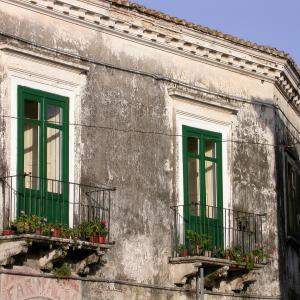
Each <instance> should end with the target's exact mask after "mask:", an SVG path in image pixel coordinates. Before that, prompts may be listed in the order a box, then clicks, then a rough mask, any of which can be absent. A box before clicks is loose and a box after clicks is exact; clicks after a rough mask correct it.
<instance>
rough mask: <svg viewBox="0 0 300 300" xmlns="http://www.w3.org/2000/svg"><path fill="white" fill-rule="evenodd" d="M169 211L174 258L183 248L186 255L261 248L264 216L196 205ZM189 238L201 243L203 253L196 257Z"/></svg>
mask: <svg viewBox="0 0 300 300" xmlns="http://www.w3.org/2000/svg"><path fill="white" fill-rule="evenodd" d="M172 210H173V214H174V226H173V230H172V244H173V251H172V255H173V257H176V256H179V255H180V253H179V252H180V250H179V249H182V248H185V249H187V250H188V252H189V255H204V254H203V253H204V250H210V251H218V250H221V251H222V250H223V251H224V250H226V249H230V248H236V249H237V248H238V249H240V251H241V253H242V254H245V253H249V252H251V251H254V250H255V249H257V248H258V247H262V245H263V234H262V232H263V222H264V217H265V215H259V214H254V213H248V212H242V211H237V210H232V209H227V208H220V207H214V206H209V205H201V204H199V203H194V204H190V205H178V206H173V207H172ZM195 233H196V234H195ZM193 234H194V236H193ZM191 236H193V238H195V239H198V243H199V244H202V247H203V248H202V250H203V252H201V251H200V252H198V253H197V254H195V252H197V251H195V249H192V248H193V247H194V246H195V245H194V244H195V243H194V244H193V242H191V240H190V239H189V238H190V237H191Z"/></svg>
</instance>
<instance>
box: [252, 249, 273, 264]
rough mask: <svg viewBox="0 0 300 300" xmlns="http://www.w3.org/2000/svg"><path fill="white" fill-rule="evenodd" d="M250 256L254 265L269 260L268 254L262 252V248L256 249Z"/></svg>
mask: <svg viewBox="0 0 300 300" xmlns="http://www.w3.org/2000/svg"><path fill="white" fill-rule="evenodd" d="M252 254H253V256H254V262H255V263H266V262H267V260H268V258H269V255H268V253H267V252H266V251H265V250H264V248H263V247H262V246H258V247H256V248H255V249H254V250H253V251H252Z"/></svg>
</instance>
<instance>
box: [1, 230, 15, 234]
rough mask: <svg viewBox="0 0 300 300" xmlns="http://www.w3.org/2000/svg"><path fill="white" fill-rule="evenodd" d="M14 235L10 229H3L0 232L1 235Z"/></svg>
mask: <svg viewBox="0 0 300 300" xmlns="http://www.w3.org/2000/svg"><path fill="white" fill-rule="evenodd" d="M14 234H16V232H15V231H14V230H12V229H4V230H3V231H2V235H14Z"/></svg>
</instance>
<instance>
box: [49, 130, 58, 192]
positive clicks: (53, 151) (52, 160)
mask: <svg viewBox="0 0 300 300" xmlns="http://www.w3.org/2000/svg"><path fill="white" fill-rule="evenodd" d="M61 162H62V132H61V130H59V129H55V128H49V127H48V128H47V180H48V183H47V186H48V192H52V193H60V192H61V186H60V185H61V183H60V182H59V181H60V180H61V179H62V178H61V171H62V165H61Z"/></svg>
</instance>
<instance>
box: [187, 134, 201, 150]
mask: <svg viewBox="0 0 300 300" xmlns="http://www.w3.org/2000/svg"><path fill="white" fill-rule="evenodd" d="M188 152H190V153H194V154H198V153H199V139H198V138H195V137H188Z"/></svg>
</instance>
